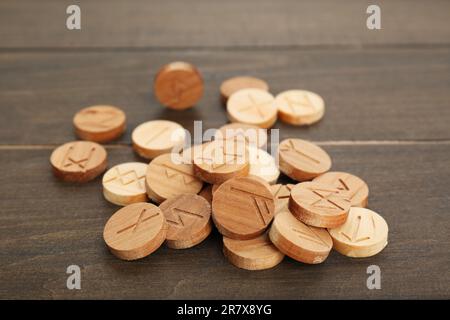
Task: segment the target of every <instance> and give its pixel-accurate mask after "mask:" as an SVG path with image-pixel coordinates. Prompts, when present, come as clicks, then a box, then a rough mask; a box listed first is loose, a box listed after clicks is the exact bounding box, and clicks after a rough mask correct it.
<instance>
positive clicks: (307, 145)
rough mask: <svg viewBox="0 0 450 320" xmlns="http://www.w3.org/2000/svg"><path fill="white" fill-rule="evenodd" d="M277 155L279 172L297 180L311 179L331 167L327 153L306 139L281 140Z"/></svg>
mask: <svg viewBox="0 0 450 320" xmlns="http://www.w3.org/2000/svg"><path fill="white" fill-rule="evenodd" d="M278 156H279V158H278V161H279V167H280V170H281V172H283V173H284V174H285V175H287V176H288V177H290V178H292V179H294V180H297V181H306V180H311V179H313V178H315V177H317V176H319V175H321V174H323V173H325V172H327V171H328V170H330V168H331V158H330V156H329V155H328V153H326V152H325V150H323V149H322V148H320V147H319V146H317V145H315V144H313V143H311V142H309V141H306V140H301V139H286V140H283V141H282V142H281V143H280V145H279V148H278Z"/></svg>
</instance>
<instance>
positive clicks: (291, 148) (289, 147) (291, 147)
mask: <svg viewBox="0 0 450 320" xmlns="http://www.w3.org/2000/svg"><path fill="white" fill-rule="evenodd" d="M280 151H283V152H286V153H293V154H294V155H295V156H296V157H298V158H300V159H306V160H308V161H310V162H314V163H315V164H320V161H319V160H317V159H316V158H314V157H312V156H311V155H309V154H307V153H305V152H304V151H300V150H299V149H298V148H297V147H296V146H295V144H294V142H293V141H292V140H289V141H288V142H287V143H286V144H283V145H282V146H280Z"/></svg>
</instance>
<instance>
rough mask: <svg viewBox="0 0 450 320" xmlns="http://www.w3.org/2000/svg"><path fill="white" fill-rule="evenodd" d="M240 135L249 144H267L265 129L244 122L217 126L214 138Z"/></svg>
mask: <svg viewBox="0 0 450 320" xmlns="http://www.w3.org/2000/svg"><path fill="white" fill-rule="evenodd" d="M234 137H242V138H243V139H245V141H246V142H247V144H248V145H249V146H255V147H257V148H262V147H264V146H265V145H266V144H267V130H266V129H262V128H259V127H257V126H253V125H250V124H245V123H238V122H234V123H228V124H226V125H224V126H222V127H220V128H219V130H218V131H217V132H216V134H215V136H214V138H215V139H216V140H224V139H232V138H234Z"/></svg>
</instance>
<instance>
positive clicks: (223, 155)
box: [198, 146, 244, 170]
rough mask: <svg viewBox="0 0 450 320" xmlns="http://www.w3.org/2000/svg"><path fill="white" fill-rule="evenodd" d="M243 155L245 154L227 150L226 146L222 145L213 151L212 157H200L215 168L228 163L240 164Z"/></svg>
mask: <svg viewBox="0 0 450 320" xmlns="http://www.w3.org/2000/svg"><path fill="white" fill-rule="evenodd" d="M218 150H219V151H218ZM243 157H244V154H240V153H239V152H233V151H231V152H230V151H227V150H226V148H224V147H222V146H221V147H218V148H216V149H214V150H213V151H212V155H211V157H206V156H202V157H200V158H198V159H199V160H202V162H203V163H205V164H207V165H209V166H211V168H212V169H213V170H215V169H219V168H221V167H223V166H226V165H232V164H239V163H240V160H241V159H242V158H243Z"/></svg>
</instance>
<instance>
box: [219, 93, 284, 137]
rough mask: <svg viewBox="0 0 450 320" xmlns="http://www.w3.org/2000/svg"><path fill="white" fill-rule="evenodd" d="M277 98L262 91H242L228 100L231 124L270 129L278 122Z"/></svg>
mask: <svg viewBox="0 0 450 320" xmlns="http://www.w3.org/2000/svg"><path fill="white" fill-rule="evenodd" d="M274 101H275V98H274V97H273V96H272V95H271V94H270V93H269V92H267V91H264V90H261V89H242V90H239V91H237V92H235V93H233V95H232V96H231V97H230V98H229V99H228V102H227V114H228V119H230V121H231V122H240V123H246V124H251V125H255V126H258V127H260V128H270V127H272V126H273V124H274V123H275V121H277V108H276V106H275V104H274Z"/></svg>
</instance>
